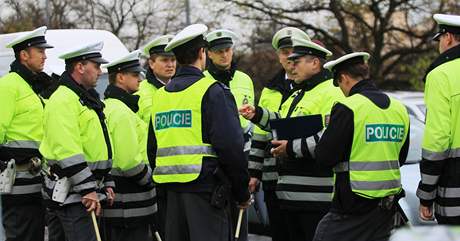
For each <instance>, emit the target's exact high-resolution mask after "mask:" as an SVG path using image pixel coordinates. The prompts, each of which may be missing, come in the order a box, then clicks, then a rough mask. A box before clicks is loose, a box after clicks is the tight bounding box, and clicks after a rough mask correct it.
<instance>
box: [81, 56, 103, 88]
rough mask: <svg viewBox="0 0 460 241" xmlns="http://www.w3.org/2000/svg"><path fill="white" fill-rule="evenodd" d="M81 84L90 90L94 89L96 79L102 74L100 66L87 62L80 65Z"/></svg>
mask: <svg viewBox="0 0 460 241" xmlns="http://www.w3.org/2000/svg"><path fill="white" fill-rule="evenodd" d="M82 70H83V75H82V82H83V83H82V84H83V86H85V88H87V89H90V88H94V87H96V83H97V79H98V78H99V76H100V75H101V73H102V70H101V64H99V63H95V62H91V61H87V62H86V63H85V64H82Z"/></svg>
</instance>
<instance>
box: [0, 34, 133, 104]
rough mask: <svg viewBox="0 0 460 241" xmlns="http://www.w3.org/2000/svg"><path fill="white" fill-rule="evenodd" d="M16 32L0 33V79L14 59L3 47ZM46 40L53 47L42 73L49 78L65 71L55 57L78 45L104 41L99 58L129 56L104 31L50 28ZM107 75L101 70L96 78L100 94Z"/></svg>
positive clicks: (125, 49) (8, 49) (121, 44)
mask: <svg viewBox="0 0 460 241" xmlns="http://www.w3.org/2000/svg"><path fill="white" fill-rule="evenodd" d="M18 34H19V33H9V34H0V76H3V75H4V74H6V73H8V72H9V70H10V64H11V62H13V60H14V52H13V49H11V48H5V45H6V44H7V43H8V42H10V41H11V40H12V39H14V38H15V37H16V36H17V35H18ZM45 38H46V41H47V42H48V43H49V44H50V45H52V46H54V48H51V49H47V50H46V56H47V59H46V61H45V69H44V72H46V73H47V74H49V75H51V74H52V73H54V74H57V75H61V74H62V72H64V69H65V63H64V60H62V59H59V58H58V56H59V55H61V54H62V53H64V52H66V51H67V50H69V49H72V48H75V46H77V45H79V44H85V43H94V42H97V41H103V42H104V47H103V49H102V51H101V53H102V57H103V58H104V59H106V60H108V61H112V60H115V59H118V58H120V57H122V56H124V55H126V54H128V53H129V51H128V49H127V48H126V46H125V45H124V44H123V43H122V42H121V41H120V39H118V38H117V36H115V35H114V34H113V33H111V32H109V31H106V30H97V29H50V30H47V31H46V36H45ZM108 83H109V81H108V75H107V70H106V69H102V75H101V76H100V77H99V80H98V83H97V86H96V90H97V91H98V92H99V94H101V96H102V94H103V92H104V90H105V87H107V85H108Z"/></svg>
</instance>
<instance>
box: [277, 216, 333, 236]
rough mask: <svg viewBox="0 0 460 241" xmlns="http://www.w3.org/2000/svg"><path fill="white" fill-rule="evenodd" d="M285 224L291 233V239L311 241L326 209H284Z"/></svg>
mask: <svg viewBox="0 0 460 241" xmlns="http://www.w3.org/2000/svg"><path fill="white" fill-rule="evenodd" d="M282 212H283V214H284V218H285V219H284V220H285V223H286V224H285V225H286V226H287V231H288V233H289V239H287V238H285V239H283V240H289V241H310V240H313V237H314V236H315V232H316V228H317V226H318V223H319V222H320V221H321V219H322V218H323V217H324V215H326V212H325V211H319V212H315V211H304V210H282Z"/></svg>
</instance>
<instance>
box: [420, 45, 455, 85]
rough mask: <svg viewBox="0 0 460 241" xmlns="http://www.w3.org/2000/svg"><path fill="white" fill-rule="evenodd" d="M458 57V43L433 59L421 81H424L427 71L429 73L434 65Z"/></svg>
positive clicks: (436, 65)
mask: <svg viewBox="0 0 460 241" xmlns="http://www.w3.org/2000/svg"><path fill="white" fill-rule="evenodd" d="M457 58H460V44H459V45H457V46H455V47H452V48H450V49H448V50H447V51H446V52H444V53H442V54H440V55H439V56H438V57H437V58H436V59H435V60H434V61H433V63H431V65H430V67H428V70H427V71H426V73H425V76H424V77H423V82H425V81H426V76H427V75H428V73H430V72H431V71H432V70H433V69H435V68H436V67H438V66H440V65H442V64H444V63H447V62H449V61H452V60H454V59H457Z"/></svg>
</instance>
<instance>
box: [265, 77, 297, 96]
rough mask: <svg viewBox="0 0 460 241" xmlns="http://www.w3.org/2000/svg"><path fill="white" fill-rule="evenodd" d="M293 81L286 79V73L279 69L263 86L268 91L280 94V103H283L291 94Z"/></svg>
mask: <svg viewBox="0 0 460 241" xmlns="http://www.w3.org/2000/svg"><path fill="white" fill-rule="evenodd" d="M292 83H293V81H291V80H289V79H286V72H285V71H284V69H281V70H280V71H279V72H278V73H277V74H276V75H275V76H274V77H273V78H272V79H271V80H270V81H269V82H268V83H267V85H266V86H265V87H266V88H268V89H271V90H275V91H278V92H280V93H281V95H282V96H283V97H282V102H284V101H285V100H286V99H287V98H289V96H291V94H292V90H293V88H292V85H291V84H292Z"/></svg>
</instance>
